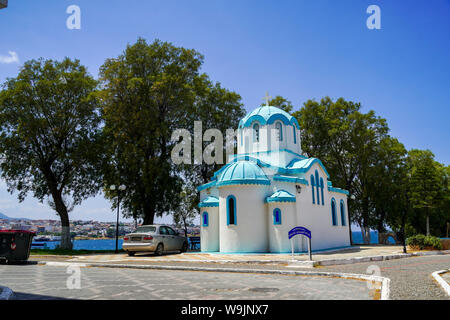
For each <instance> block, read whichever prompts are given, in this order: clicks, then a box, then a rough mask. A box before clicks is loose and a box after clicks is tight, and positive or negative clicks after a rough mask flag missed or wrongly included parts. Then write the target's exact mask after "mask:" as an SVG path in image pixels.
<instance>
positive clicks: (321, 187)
mask: <svg viewBox="0 0 450 320" xmlns="http://www.w3.org/2000/svg"><path fill="white" fill-rule="evenodd" d="M320 195H321V196H322V205H323V206H324V205H325V200H324V199H323V178H320Z"/></svg>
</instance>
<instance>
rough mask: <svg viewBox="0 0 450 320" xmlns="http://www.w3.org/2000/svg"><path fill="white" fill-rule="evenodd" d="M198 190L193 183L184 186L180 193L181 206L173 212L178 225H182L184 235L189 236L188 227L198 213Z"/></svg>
mask: <svg viewBox="0 0 450 320" xmlns="http://www.w3.org/2000/svg"><path fill="white" fill-rule="evenodd" d="M197 197H198V192H197V190H196V189H195V187H194V186H193V185H192V183H187V184H185V185H184V186H183V191H181V193H180V195H179V201H180V206H179V207H178V209H177V210H175V211H174V212H173V220H174V222H175V224H176V225H177V226H182V228H183V229H184V236H185V237H187V236H188V232H187V227H188V225H190V224H191V223H192V222H193V221H194V219H195V217H196V216H197V215H198V209H197V203H198V202H197Z"/></svg>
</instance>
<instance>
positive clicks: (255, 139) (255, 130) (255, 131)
mask: <svg viewBox="0 0 450 320" xmlns="http://www.w3.org/2000/svg"><path fill="white" fill-rule="evenodd" d="M253 142H259V124H257V123H255V124H254V125H253Z"/></svg>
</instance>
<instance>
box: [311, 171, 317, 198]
mask: <svg viewBox="0 0 450 320" xmlns="http://www.w3.org/2000/svg"><path fill="white" fill-rule="evenodd" d="M314 186H315V184H314V176H313V175H311V190H312V202H313V204H315V203H316V200H315V195H314V192H315V191H314Z"/></svg>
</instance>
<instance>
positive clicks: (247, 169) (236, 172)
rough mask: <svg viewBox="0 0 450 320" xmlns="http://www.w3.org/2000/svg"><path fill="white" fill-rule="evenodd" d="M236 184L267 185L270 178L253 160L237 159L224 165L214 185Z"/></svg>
mask: <svg viewBox="0 0 450 320" xmlns="http://www.w3.org/2000/svg"><path fill="white" fill-rule="evenodd" d="M237 184H262V185H269V184H270V180H269V179H268V178H267V176H266V175H265V174H264V171H263V170H262V169H261V168H260V167H259V166H258V165H257V164H256V163H255V162H252V161H237V162H235V163H233V164H230V165H227V166H226V168H225V169H224V170H223V172H222V173H221V174H220V176H219V177H218V178H217V183H216V186H218V187H219V186H224V185H237Z"/></svg>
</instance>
